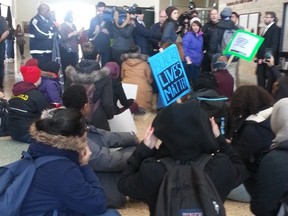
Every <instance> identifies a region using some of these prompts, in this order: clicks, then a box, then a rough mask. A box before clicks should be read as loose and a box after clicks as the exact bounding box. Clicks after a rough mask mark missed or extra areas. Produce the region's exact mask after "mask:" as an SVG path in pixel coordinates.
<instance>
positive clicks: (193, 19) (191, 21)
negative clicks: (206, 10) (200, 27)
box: [190, 17, 201, 26]
mask: <svg viewBox="0 0 288 216" xmlns="http://www.w3.org/2000/svg"><path fill="white" fill-rule="evenodd" d="M195 21H198V22H199V23H200V24H201V20H200V19H199V18H198V17H193V18H192V19H191V20H190V26H191V25H192V23H193V22H195Z"/></svg>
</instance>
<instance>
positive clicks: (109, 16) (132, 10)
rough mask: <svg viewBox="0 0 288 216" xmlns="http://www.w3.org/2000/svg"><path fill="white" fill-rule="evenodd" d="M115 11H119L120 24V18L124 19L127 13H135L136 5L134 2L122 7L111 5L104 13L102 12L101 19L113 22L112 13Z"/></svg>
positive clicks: (136, 10)
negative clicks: (129, 5)
mask: <svg viewBox="0 0 288 216" xmlns="http://www.w3.org/2000/svg"><path fill="white" fill-rule="evenodd" d="M115 11H118V13H119V21H118V24H119V25H121V24H122V23H119V22H121V20H125V18H126V16H127V14H136V13H137V12H138V8H137V5H136V4H134V5H132V6H131V7H128V6H126V5H125V6H123V7H116V6H114V7H112V8H107V9H106V10H105V11H104V13H103V20H104V21H106V22H114V21H115V19H114V13H115Z"/></svg>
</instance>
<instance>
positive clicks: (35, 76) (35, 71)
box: [20, 66, 41, 84]
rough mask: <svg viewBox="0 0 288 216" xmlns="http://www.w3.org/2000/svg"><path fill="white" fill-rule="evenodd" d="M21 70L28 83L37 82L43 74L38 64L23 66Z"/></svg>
mask: <svg viewBox="0 0 288 216" xmlns="http://www.w3.org/2000/svg"><path fill="white" fill-rule="evenodd" d="M20 71H21V73H22V76H23V80H24V81H25V82H28V83H32V84H34V83H36V82H37V81H38V80H39V79H40V76H41V70H40V69H39V68H38V67H36V66H22V67H20Z"/></svg>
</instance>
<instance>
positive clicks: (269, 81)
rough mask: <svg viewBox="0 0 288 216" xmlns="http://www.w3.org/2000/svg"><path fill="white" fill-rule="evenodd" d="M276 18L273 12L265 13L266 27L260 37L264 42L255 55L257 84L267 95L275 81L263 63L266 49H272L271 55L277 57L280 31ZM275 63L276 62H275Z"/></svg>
mask: <svg viewBox="0 0 288 216" xmlns="http://www.w3.org/2000/svg"><path fill="white" fill-rule="evenodd" d="M277 20H278V19H277V17H276V14H275V12H273V11H267V12H265V17H264V23H265V25H266V27H265V29H264V31H263V32H262V34H261V36H262V37H264V42H263V43H262V45H261V46H260V48H259V50H258V53H257V55H256V56H257V69H256V75H257V84H258V85H259V86H262V87H263V88H265V89H266V90H267V91H268V92H269V93H271V92H272V86H273V83H274V82H275V81H276V77H274V76H273V74H272V72H271V69H270V68H269V66H267V64H265V63H264V61H265V53H266V49H267V48H268V49H272V51H271V54H270V55H273V56H274V57H275V56H277V54H276V53H277V51H278V47H279V38H280V29H279V27H278V26H277V25H276V23H277ZM276 62H277V61H276Z"/></svg>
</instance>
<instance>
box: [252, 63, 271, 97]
mask: <svg viewBox="0 0 288 216" xmlns="http://www.w3.org/2000/svg"><path fill="white" fill-rule="evenodd" d="M256 75H257V84H258V86H261V87H263V88H265V89H266V90H267V91H268V92H269V93H272V87H273V84H274V82H275V81H276V77H275V76H274V75H273V73H272V71H271V69H270V68H269V67H268V66H267V64H258V65H257V69H256Z"/></svg>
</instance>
